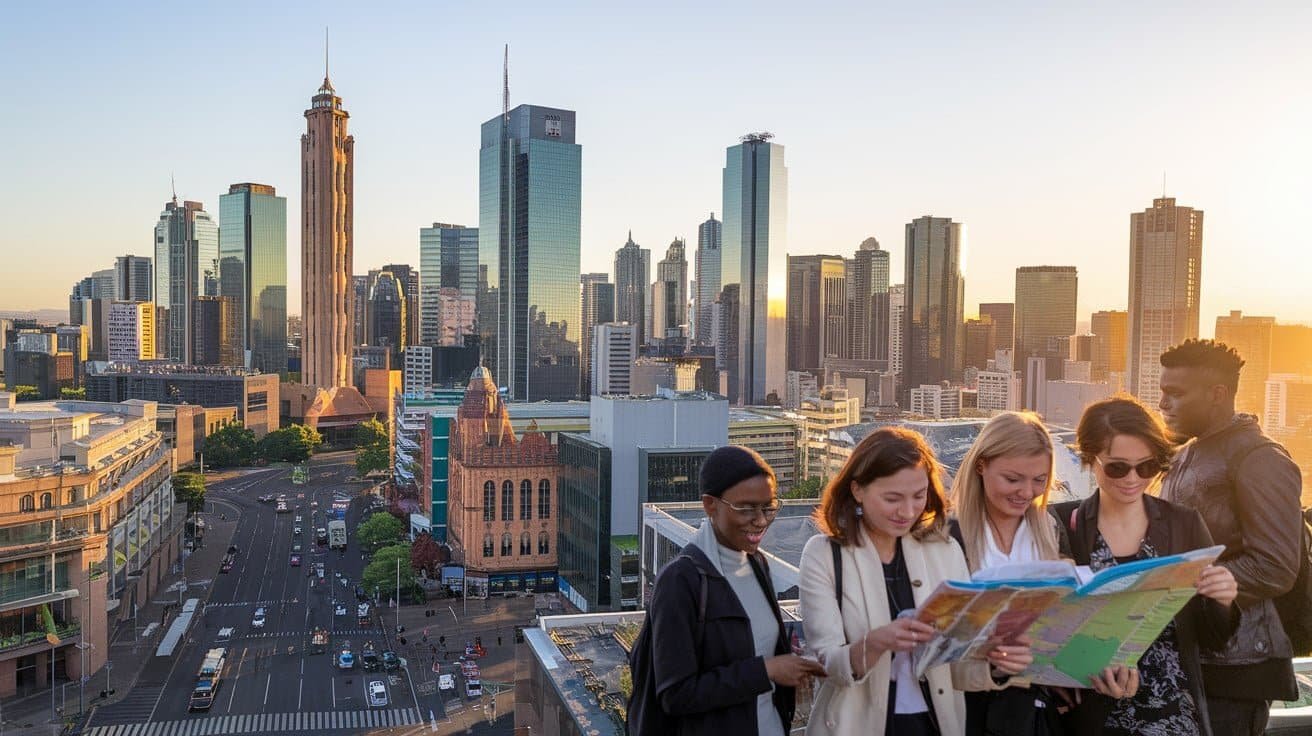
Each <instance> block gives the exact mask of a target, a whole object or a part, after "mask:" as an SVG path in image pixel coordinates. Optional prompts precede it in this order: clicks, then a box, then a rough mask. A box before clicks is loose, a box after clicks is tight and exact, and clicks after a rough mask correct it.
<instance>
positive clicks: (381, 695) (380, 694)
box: [369, 680, 387, 708]
mask: <svg viewBox="0 0 1312 736" xmlns="http://www.w3.org/2000/svg"><path fill="white" fill-rule="evenodd" d="M369 705H370V706H371V707H373V708H382V707H384V706H386V705H387V688H385V687H383V681H382V680H371V681H370V682H369Z"/></svg>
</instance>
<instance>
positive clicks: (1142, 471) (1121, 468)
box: [1094, 457, 1167, 480]
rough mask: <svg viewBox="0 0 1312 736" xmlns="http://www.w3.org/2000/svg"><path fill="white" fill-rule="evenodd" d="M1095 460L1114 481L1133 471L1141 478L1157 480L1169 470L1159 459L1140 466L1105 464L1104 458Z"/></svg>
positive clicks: (1144, 462) (1122, 463)
mask: <svg viewBox="0 0 1312 736" xmlns="http://www.w3.org/2000/svg"><path fill="white" fill-rule="evenodd" d="M1094 460H1097V461H1098V464H1099V465H1101V466H1102V472H1104V473H1106V474H1107V477H1108V478H1111V479H1113V480H1119V479H1121V478H1124V477H1125V476H1127V475H1129V474H1130V471H1131V470H1133V471H1134V472H1135V473H1136V474H1137V475H1138V476H1139V477H1140V478H1143V479H1145V480H1147V479H1149V478H1156V477H1157V476H1158V475H1160V474H1161V473H1162V472H1163V471H1165V470H1166V468H1167V466H1166V465H1163V464H1162V461H1160V460H1158V459H1157V458H1148V459H1147V460H1144V461H1143V462H1141V463H1139V464H1138V465H1131V464H1129V463H1127V462H1123V461H1121V460H1112V461H1111V462H1103V460H1102V458H1099V457H1095V458H1094Z"/></svg>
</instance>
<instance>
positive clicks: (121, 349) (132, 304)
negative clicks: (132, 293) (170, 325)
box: [107, 301, 155, 363]
mask: <svg viewBox="0 0 1312 736" xmlns="http://www.w3.org/2000/svg"><path fill="white" fill-rule="evenodd" d="M107 346H108V350H109V359H110V360H114V361H122V362H128V363H136V362H139V361H142V360H154V359H155V305H154V304H153V303H152V302H137V301H116V302H113V303H112V304H110V307H109V335H107Z"/></svg>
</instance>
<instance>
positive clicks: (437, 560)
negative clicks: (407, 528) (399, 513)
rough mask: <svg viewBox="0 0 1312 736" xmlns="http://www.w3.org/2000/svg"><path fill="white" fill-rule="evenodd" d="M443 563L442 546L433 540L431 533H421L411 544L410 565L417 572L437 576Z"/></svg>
mask: <svg viewBox="0 0 1312 736" xmlns="http://www.w3.org/2000/svg"><path fill="white" fill-rule="evenodd" d="M441 565H442V548H441V547H439V546H438V544H437V542H436V541H434V540H433V536H432V535H431V534H420V535H419V536H418V537H415V541H414V544H412V545H410V567H412V568H414V571H415V572H424V573H427V574H428V577H430V578H431V577H437V572H438V568H439V567H441Z"/></svg>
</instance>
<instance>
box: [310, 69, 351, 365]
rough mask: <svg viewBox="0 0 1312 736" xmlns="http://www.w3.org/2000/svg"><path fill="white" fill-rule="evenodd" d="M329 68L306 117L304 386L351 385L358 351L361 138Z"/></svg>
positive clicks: (325, 71)
mask: <svg viewBox="0 0 1312 736" xmlns="http://www.w3.org/2000/svg"><path fill="white" fill-rule="evenodd" d="M327 71H328V70H327V69H324V77H323V84H322V85H320V87H319V91H318V92H317V93H315V95H314V97H313V98H312V100H311V102H310V109H308V110H306V111H305V125H306V132H305V135H303V136H301V280H302V284H301V317H302V318H303V320H304V336H303V338H302V346H301V371H302V378H301V381H302V383H305V384H307V385H310V386H318V387H321V388H334V387H340V386H350V385H351V349H352V347H353V346H354V344H355V339H356V337H355V335H354V334H353V333H354V319H353V317H354V309H353V306H354V301H355V290H354V289H353V288H352V279H351V271H352V264H353V263H354V240H353V238H352V234H351V233H352V228H353V225H354V184H353V181H354V178H355V163H354V162H355V138H353V137H351V136H350V135H347V132H346V128H347V126H346V123H347V120H348V119H349V118H350V115H349V114H348V113H347V112H346V110H345V109H343V108H342V98H340V97H338V96H337V92H336V91H334V90H333V86H332V84H331V83H330V82H329V81H328V73H327Z"/></svg>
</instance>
